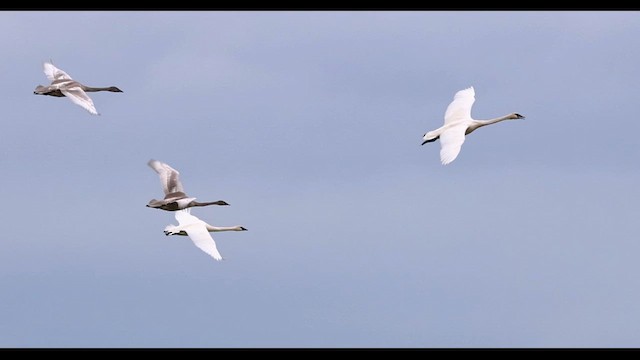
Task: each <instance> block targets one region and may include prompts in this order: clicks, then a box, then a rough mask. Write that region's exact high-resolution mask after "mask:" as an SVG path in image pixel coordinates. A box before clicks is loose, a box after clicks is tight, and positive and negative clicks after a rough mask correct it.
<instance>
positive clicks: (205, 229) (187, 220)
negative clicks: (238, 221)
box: [164, 209, 247, 261]
mask: <svg viewBox="0 0 640 360" xmlns="http://www.w3.org/2000/svg"><path fill="white" fill-rule="evenodd" d="M175 213H176V220H178V224H179V225H178V226H175V225H167V226H166V227H165V228H164V234H165V235H167V236H169V235H188V236H189V237H190V238H191V240H192V241H193V243H194V244H195V245H196V246H197V247H198V248H200V250H202V251H204V252H206V253H207V254H209V255H211V256H212V257H213V258H214V259H216V260H218V261H220V260H223V257H222V255H220V253H219V252H218V248H217V247H216V243H215V241H214V240H213V238H212V237H211V234H209V232H217V231H247V229H246V228H245V227H243V226H239V225H237V226H228V227H227V226H225V227H218V226H211V225H209V224H207V223H206V222H204V221H202V220H200V219H198V218H197V217H195V216H193V215H191V209H183V210H179V211H176V212H175Z"/></svg>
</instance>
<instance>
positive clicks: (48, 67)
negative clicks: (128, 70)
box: [33, 62, 122, 115]
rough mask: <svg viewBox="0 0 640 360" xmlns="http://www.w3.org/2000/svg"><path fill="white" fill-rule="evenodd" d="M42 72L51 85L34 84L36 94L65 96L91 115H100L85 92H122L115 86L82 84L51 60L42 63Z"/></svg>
mask: <svg viewBox="0 0 640 360" xmlns="http://www.w3.org/2000/svg"><path fill="white" fill-rule="evenodd" d="M44 74H45V75H46V76H47V78H48V79H49V80H51V85H49V86H42V85H38V86H36V89H35V90H34V91H33V93H34V94H36V95H49V96H55V97H65V96H66V97H67V98H68V99H69V100H71V101H72V102H73V103H74V104H76V105H80V106H82V107H83V108H84V109H86V110H87V111H88V112H90V113H91V114H93V115H100V114H99V113H98V111H97V110H96V107H95V105H93V100H91V98H90V97H89V95H87V92H96V91H111V92H122V90H120V89H118V88H117V87H115V86H109V87H90V86H85V85H82V84H81V83H79V82H77V81H75V80H73V79H72V78H71V76H69V74H67V73H66V72H64V71H62V70H60V69H58V68H57V67H55V66H54V65H53V64H52V63H51V62H45V63H44Z"/></svg>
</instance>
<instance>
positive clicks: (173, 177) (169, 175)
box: [147, 159, 229, 211]
mask: <svg viewBox="0 0 640 360" xmlns="http://www.w3.org/2000/svg"><path fill="white" fill-rule="evenodd" d="M147 164H148V165H149V166H150V167H151V168H152V169H153V170H154V171H155V172H156V173H158V175H159V176H160V183H161V184H162V190H163V191H164V199H162V200H156V199H152V200H151V201H149V204H147V207H152V208H155V209H162V210H167V211H176V210H182V209H186V208H189V207H193V206H207V205H229V204H228V203H227V202H226V201H224V200H218V201H211V202H198V201H196V198H194V197H189V196H187V194H185V192H184V189H183V188H182V183H181V182H180V173H179V172H178V170H176V169H174V168H172V167H171V166H169V165H167V164H165V163H163V162H160V161H158V160H153V159H151V160H149V162H148V163H147Z"/></svg>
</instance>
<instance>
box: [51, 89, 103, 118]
mask: <svg viewBox="0 0 640 360" xmlns="http://www.w3.org/2000/svg"><path fill="white" fill-rule="evenodd" d="M60 92H62V94H64V96H66V97H67V98H69V100H71V101H72V102H73V103H74V104H76V105H80V106H82V107H83V108H85V109H86V110H87V111H88V112H90V113H92V114H93V115H99V114H98V111H97V110H96V107H95V106H94V105H93V100H91V98H90V97H89V96H88V95H87V94H86V93H85V92H84V90H82V89H81V88H80V87H78V86H75V87H72V88H69V89H60Z"/></svg>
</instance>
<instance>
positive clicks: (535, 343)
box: [0, 11, 640, 348]
mask: <svg viewBox="0 0 640 360" xmlns="http://www.w3.org/2000/svg"><path fill="white" fill-rule="evenodd" d="M0 46H1V47H2V48H3V56H2V57H0V65H1V66H2V68H3V69H5V71H4V76H3V79H4V81H3V83H4V85H5V86H4V87H3V90H0V91H1V92H2V96H1V97H0V103H1V104H2V108H3V109H4V116H3V127H2V131H1V132H0V136H1V139H0V146H1V153H0V161H1V163H2V167H3V170H4V173H3V174H4V176H3V180H2V188H3V189H4V190H3V192H2V193H3V198H4V199H5V206H4V207H3V208H2V210H0V211H1V213H2V219H3V221H2V224H3V225H2V232H3V235H2V239H3V240H2V248H3V251H1V252H0V287H1V288H2V296H1V297H0V318H1V319H2V321H0V346H1V347H212V348H218V347H238V348H253V347H320V348H323V347H373V348H376V347H419V348H426V347H639V346H640V322H639V321H638V318H640V305H639V304H640V301H639V300H640V280H638V276H637V274H638V273H640V262H638V260H637V259H638V256H639V254H640V241H639V240H638V239H639V238H638V235H637V232H638V226H639V225H638V224H639V223H638V218H639V216H638V215H640V211H639V210H638V200H639V196H638V194H639V192H638V185H637V184H638V183H639V180H640V171H639V170H638V164H639V160H640V158H639V157H640V156H639V155H640V153H639V152H638V145H637V140H636V139H635V133H636V132H637V131H638V130H640V121H639V120H638V118H637V106H638V103H639V100H640V92H639V91H638V89H637V87H638V85H637V82H638V79H639V78H640V67H638V64H640V13H638V12H632V11H629V12H616V11H602V12H599V11H581V12H571V11H562V12H561V11H558V12H544V11H529V12H526V11H520V12H513V11H511V12H510V11H495V12H494V11H482V12H474V11H459V12H437V11H342V12H340V11H287V12H284V11H198V12H192V11H180V12H176V11H155V12H153V11H138V12H118V11H109V12H91V11H69V12H67V11H57V12H46V11H30V12H12V11H3V12H1V13H0ZM49 59H52V60H53V62H54V64H56V65H57V66H58V67H59V68H61V69H63V70H64V71H66V72H67V73H69V74H70V75H71V76H72V77H73V78H75V79H76V80H78V81H81V82H83V83H85V84H88V85H92V86H111V85H115V86H118V87H119V88H121V89H122V90H123V91H124V93H121V94H120V93H95V94H92V98H93V101H94V103H95V105H96V108H97V109H98V111H99V112H100V113H101V114H102V115H101V116H99V117H98V116H92V115H90V114H89V113H88V112H86V111H85V110H83V109H82V108H80V107H78V106H76V105H74V104H72V103H71V102H70V101H69V100H67V99H64V98H54V97H45V96H36V95H34V94H33V89H34V88H35V87H36V85H38V84H43V85H45V84H47V79H46V77H45V76H44V74H43V72H42V62H43V61H46V60H49ZM468 86H474V87H475V90H476V103H475V105H474V108H473V111H472V115H473V116H474V117H475V118H478V119H483V118H484V119H486V118H492V117H496V116H500V115H504V114H507V113H510V112H518V113H521V114H523V115H525V116H526V119H525V120H523V121H509V122H504V123H500V124H497V125H494V126H491V127H487V128H483V129H480V130H478V131H476V132H474V133H473V134H472V135H471V136H470V137H469V138H468V139H467V141H466V142H465V144H464V145H463V148H462V151H461V153H460V155H459V156H458V158H457V159H456V160H455V161H454V162H453V163H451V164H450V165H447V166H442V165H441V164H440V161H439V156H438V154H439V147H440V145H439V143H438V142H436V143H431V144H427V145H425V146H420V143H421V141H422V135H423V134H424V133H425V132H426V131H428V130H432V129H435V128H437V127H439V126H440V125H441V124H442V121H443V115H444V111H445V109H446V106H447V105H448V104H449V102H450V101H451V99H452V97H453V95H454V94H455V92H456V91H458V90H460V89H463V88H466V87H468ZM151 158H154V159H158V160H161V161H164V162H167V163H169V164H170V165H171V166H173V167H174V168H176V169H178V170H179V171H180V172H181V176H182V180H183V183H184V186H185V189H186V190H187V192H188V193H189V194H191V195H194V196H196V197H198V199H199V200H202V201H205V200H218V199H223V200H226V201H227V202H229V203H230V204H231V206H229V207H206V208H198V209H195V210H194V211H193V214H194V215H196V216H198V217H200V218H201V219H203V220H205V221H207V222H210V223H212V224H215V225H219V226H226V225H236V224H241V225H244V226H245V227H247V228H248V229H249V231H248V232H239V233H235V232H230V233H218V234H214V237H215V239H216V241H217V244H218V249H219V250H220V252H221V253H222V255H223V256H224V257H225V258H226V260H225V261H223V262H216V261H214V260H213V259H212V258H210V257H209V256H207V255H206V254H204V253H203V252H201V251H200V250H198V249H197V248H196V247H195V246H194V245H193V244H192V243H191V241H190V240H189V239H188V238H186V237H177V236H173V237H165V236H164V234H163V233H162V230H163V228H164V227H165V226H166V225H167V224H170V223H173V224H175V223H176V220H175V219H174V217H173V214H172V213H170V212H165V211H161V210H156V209H150V208H147V207H145V205H146V204H147V202H148V201H149V200H150V199H151V198H158V197H160V196H162V193H161V188H160V184H159V181H158V177H157V175H156V174H155V173H154V172H153V170H151V169H150V168H149V167H148V166H147V164H146V163H147V161H148V160H149V159H151Z"/></svg>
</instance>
